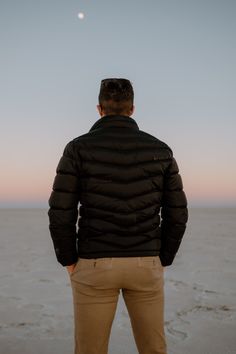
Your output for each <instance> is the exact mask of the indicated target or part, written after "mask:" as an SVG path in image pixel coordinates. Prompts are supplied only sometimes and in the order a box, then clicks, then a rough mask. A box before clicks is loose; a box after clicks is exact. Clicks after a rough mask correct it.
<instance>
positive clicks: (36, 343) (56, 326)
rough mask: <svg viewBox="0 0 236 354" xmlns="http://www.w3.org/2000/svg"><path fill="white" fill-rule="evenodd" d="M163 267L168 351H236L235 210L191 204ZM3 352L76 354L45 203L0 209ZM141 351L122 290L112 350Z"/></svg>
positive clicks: (116, 353) (67, 294) (64, 277)
mask: <svg viewBox="0 0 236 354" xmlns="http://www.w3.org/2000/svg"><path fill="white" fill-rule="evenodd" d="M189 214H190V219H189V224H188V228H187V231H186V234H185V236H184V240H183V242H182V244H181V248H180V250H179V252H178V254H177V256H176V258H175V260H174V263H173V265H172V266H170V267H167V268H166V269H165V331H166V338H167V345H168V354H190V353H191V354H213V353H214V354H233V353H236V257H235V254H236V252H235V251H236V243H235V238H236V237H235V236H236V231H235V230H236V209H233V208H231V209H230V208H229V209H226V208H225V209H219V208H213V209H200V208H191V209H190V212H189ZM0 225H1V228H0V240H1V250H0V281H1V283H0V284H1V286H0V354H15V353H18V354H19V353H24V354H29V353H32V354H54V353H55V354H73V308H72V292H71V287H70V281H69V277H68V274H67V272H66V270H65V268H63V267H62V266H61V265H60V264H59V263H58V262H57V260H56V258H55V254H54V250H53V246H52V241H51V238H50V235H49V231H48V217H47V210H46V209H28V210H27V209H0ZM111 353H112V354H136V353H138V351H137V349H136V346H135V342H134V339H133V334H132V330H131V326H130V320H129V317H128V313H127V310H126V307H125V305H124V302H123V298H122V297H121V296H120V299H119V303H118V308H117V312H116V316H115V320H114V322H113V326H112V333H111V337H110V344H109V354H111Z"/></svg>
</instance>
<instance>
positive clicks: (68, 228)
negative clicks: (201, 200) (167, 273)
mask: <svg viewBox="0 0 236 354" xmlns="http://www.w3.org/2000/svg"><path fill="white" fill-rule="evenodd" d="M53 190H54V191H53V192H52V194H51V197H50V201H49V204H50V210H49V216H50V221H51V223H50V230H51V234H52V238H53V241H54V246H55V250H56V254H57V257H58V260H59V262H61V263H62V264H63V265H66V264H69V263H70V261H71V263H73V261H76V258H78V256H79V257H81V258H99V257H132V256H152V255H153V256H154V255H160V258H161V260H162V264H163V265H169V264H171V263H172V261H173V259H174V256H175V254H176V252H177V250H178V247H179V244H180V242H181V238H182V236H183V233H184V230H185V224H186V221H187V201H186V197H185V194H184V192H183V186H182V181H181V177H180V175H179V174H178V166H177V164H176V162H175V160H174V158H173V154H172V151H171V149H170V148H169V147H168V146H167V145H166V144H165V143H163V142H161V141H160V140H158V139H157V138H156V137H154V136H152V135H150V134H148V133H145V132H143V131H141V130H140V129H139V127H138V124H137V123H136V121H135V120H134V119H133V118H131V117H129V116H124V115H106V116H104V117H102V118H100V119H99V120H97V121H96V122H95V123H94V125H93V126H92V127H91V129H90V131H89V132H88V133H86V134H84V135H81V136H79V137H78V138H76V139H74V140H72V141H71V142H70V143H69V144H68V145H67V146H66V148H65V151H64V154H63V157H62V158H61V160H60V162H59V165H58V168H57V177H56V179H55V182H54V186H53ZM78 202H80V204H81V205H80V209H79V215H80V218H79V222H78V226H79V227H78V233H77V232H76V230H75V227H74V226H73V225H74V224H75V223H76V219H77V215H78V214H77V204H78ZM63 210H66V212H63V215H62V211H63ZM160 210H161V211H162V214H161V215H162V219H163V220H162V224H160ZM58 220H60V222H59V225H58V223H57V221H58ZM63 223H64V232H63V229H62V228H61V225H62V224H63ZM58 229H60V232H58ZM68 233H71V235H68ZM65 238H66V239H67V245H66V247H63V250H62V249H61V245H62V243H63V240H64V239H65ZM69 239H70V240H71V241H69V242H68V240H69ZM76 239H78V240H76ZM76 242H78V244H77V245H76ZM68 262H69V263H68Z"/></svg>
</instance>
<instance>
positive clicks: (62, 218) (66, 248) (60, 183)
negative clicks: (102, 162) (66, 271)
mask: <svg viewBox="0 0 236 354" xmlns="http://www.w3.org/2000/svg"><path fill="white" fill-rule="evenodd" d="M78 170H79V169H78V163H77V162H76V161H75V157H74V145H73V141H71V142H69V143H68V144H67V145H66V147H65V149H64V152H63V156H62V157H61V159H60V161H59V163H58V166H57V169H56V177H55V179H54V183H53V188H52V189H53V190H52V192H51V196H50V198H49V201H48V203H49V207H50V208H49V211H48V216H49V230H50V234H51V238H52V241H53V245H54V249H55V253H56V257H57V260H58V262H59V263H61V264H62V265H63V266H66V265H71V264H73V263H75V262H76V261H77V259H78V253H77V232H76V223H77V219H78V202H79V198H80V180H79V171H78Z"/></svg>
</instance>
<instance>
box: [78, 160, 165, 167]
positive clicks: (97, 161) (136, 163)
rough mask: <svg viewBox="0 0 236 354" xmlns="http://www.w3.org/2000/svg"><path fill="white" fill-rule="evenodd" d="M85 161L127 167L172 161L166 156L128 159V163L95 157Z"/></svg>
mask: <svg viewBox="0 0 236 354" xmlns="http://www.w3.org/2000/svg"><path fill="white" fill-rule="evenodd" d="M84 161H85V162H86V163H87V162H91V163H92V164H94V163H98V164H104V165H105V164H107V165H113V166H117V165H119V166H125V167H126V168H127V167H132V166H136V165H143V164H148V163H149V164H150V163H152V164H153V161H158V162H167V161H170V158H165V159H158V160H154V159H151V160H148V161H135V162H133V163H131V162H130V161H128V162H127V163H123V162H122V163H119V162H117V161H116V162H115V163H114V162H113V161H102V160H94V159H88V158H86V159H84Z"/></svg>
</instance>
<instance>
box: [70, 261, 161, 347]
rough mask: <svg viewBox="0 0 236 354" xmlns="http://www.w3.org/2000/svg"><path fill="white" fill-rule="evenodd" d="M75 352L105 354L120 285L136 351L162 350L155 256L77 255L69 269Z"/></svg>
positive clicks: (159, 271)
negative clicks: (103, 256)
mask: <svg viewBox="0 0 236 354" xmlns="http://www.w3.org/2000/svg"><path fill="white" fill-rule="evenodd" d="M70 279H71V286H72V292H73V303H74V324H75V326H74V338H75V351H74V353H75V354H107V353H108V344H109V338H110V332H111V327H112V322H113V319H114V316H115V312H116V307H117V302H118V297H119V292H120V290H121V291H122V296H123V298H124V302H125V305H126V307H127V311H128V313H129V317H130V321H131V326H132V331H133V335H134V339H135V343H136V346H137V349H138V352H139V354H166V342H165V333H164V292H163V285H164V280H163V267H162V265H161V262H160V258H159V256H147V257H110V258H109V257H108V258H96V259H95V258H93V259H85V258H79V260H78V262H77V264H76V266H75V268H74V270H73V272H72V273H71V275H70Z"/></svg>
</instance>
